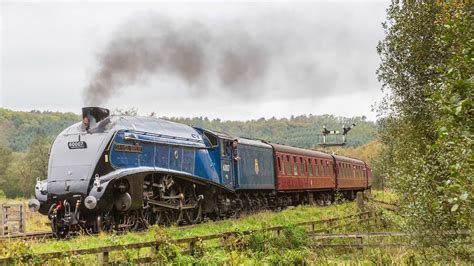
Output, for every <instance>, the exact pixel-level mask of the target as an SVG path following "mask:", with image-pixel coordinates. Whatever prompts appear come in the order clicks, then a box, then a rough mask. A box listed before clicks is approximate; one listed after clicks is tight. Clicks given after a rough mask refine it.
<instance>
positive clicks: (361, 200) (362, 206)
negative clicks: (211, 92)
mask: <svg viewBox="0 0 474 266" xmlns="http://www.w3.org/2000/svg"><path fill="white" fill-rule="evenodd" d="M357 209H358V210H359V211H360V212H363V211H364V210H365V202H364V193H363V192H362V191H359V192H357Z"/></svg>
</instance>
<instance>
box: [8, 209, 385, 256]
mask: <svg viewBox="0 0 474 266" xmlns="http://www.w3.org/2000/svg"><path fill="white" fill-rule="evenodd" d="M354 218H356V219H354ZM376 218H377V214H376V213H373V212H361V213H357V214H352V215H347V216H342V217H338V218H332V219H325V220H317V221H306V222H300V223H295V224H293V225H292V226H306V227H308V228H309V233H318V232H319V233H320V232H326V233H329V232H330V231H331V230H333V229H334V228H338V227H343V226H348V225H354V224H360V222H364V221H366V222H370V221H371V220H375V219H376ZM346 220H349V222H346V223H341V222H344V221H346ZM318 225H328V226H330V228H325V229H319V230H317V229H316V227H317V226H318ZM285 228H286V226H272V227H269V228H265V229H257V230H246V231H241V232H223V233H217V234H209V235H202V236H194V237H188V238H181V239H176V240H170V241H169V243H173V244H177V245H186V248H185V249H184V250H182V251H181V253H182V254H193V253H194V251H195V246H196V243H197V242H198V241H208V240H221V241H220V245H219V246H218V247H225V246H228V243H229V239H232V238H235V237H237V236H238V235H250V234H253V233H256V232H262V231H271V232H274V233H276V234H278V235H279V234H280V233H281V232H282V231H283V230H284V229H285ZM164 243H165V242H163V241H149V242H142V243H133V244H126V245H111V246H105V247H97V248H89V249H79V250H71V251H58V252H50V253H40V254H35V255H34V257H35V259H36V260H35V262H36V261H38V260H39V261H41V262H43V263H46V262H47V261H48V260H51V259H60V258H64V257H70V256H83V255H97V256H98V258H99V260H100V262H101V263H102V264H107V263H109V262H110V259H109V258H110V253H111V252H114V251H124V250H140V249H142V248H154V249H158V248H159V247H160V245H162V244H164ZM15 259H17V260H18V259H20V260H21V259H22V258H14V257H9V258H0V265H9V264H10V263H13V262H15ZM25 259H26V260H27V261H28V259H29V258H28V259H27V258H25ZM152 259H153V258H152V257H145V258H138V259H136V261H135V262H137V263H142V262H149V261H151V260H152Z"/></svg>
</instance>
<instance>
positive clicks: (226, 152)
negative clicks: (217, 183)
mask: <svg viewBox="0 0 474 266" xmlns="http://www.w3.org/2000/svg"><path fill="white" fill-rule="evenodd" d="M220 146H221V184H222V185H224V186H226V187H228V188H231V189H234V159H233V156H232V140H227V139H221V141H220Z"/></svg>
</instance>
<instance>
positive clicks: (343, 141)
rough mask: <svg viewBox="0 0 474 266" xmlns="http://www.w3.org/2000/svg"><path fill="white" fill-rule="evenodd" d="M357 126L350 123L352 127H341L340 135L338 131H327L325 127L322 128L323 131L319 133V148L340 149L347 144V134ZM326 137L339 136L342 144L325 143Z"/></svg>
mask: <svg viewBox="0 0 474 266" xmlns="http://www.w3.org/2000/svg"><path fill="white" fill-rule="evenodd" d="M356 125H357V124H356V123H352V125H350V126H348V127H345V126H343V127H342V130H343V131H342V134H341V132H339V131H338V130H328V129H327V128H326V126H323V130H322V131H321V133H322V136H323V142H321V143H319V146H322V147H323V148H326V147H342V146H345V145H346V144H347V133H349V131H351V129H352V128H354V127H355V126H356ZM328 135H335V136H340V135H342V142H327V136H328Z"/></svg>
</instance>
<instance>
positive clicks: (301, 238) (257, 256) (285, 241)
mask: <svg viewBox="0 0 474 266" xmlns="http://www.w3.org/2000/svg"><path fill="white" fill-rule="evenodd" d="M385 194H386V193H385V192H378V191H373V195H374V197H376V198H377V199H378V200H383V201H387V202H394V201H395V200H396V195H394V194H393V193H387V194H386V195H385ZM373 207H374V206H371V205H369V208H373ZM356 212H357V210H356V207H355V203H353V202H348V203H347V202H346V203H342V204H338V205H332V206H328V207H313V206H299V207H296V208H290V209H286V210H284V211H282V212H262V213H258V214H253V215H248V216H245V217H242V218H240V219H234V220H223V221H215V222H207V223H203V224H199V225H196V226H194V227H168V228H160V227H157V226H153V227H151V228H150V230H149V231H148V232H144V233H128V234H124V235H115V234H101V235H98V236H79V237H77V238H73V239H70V240H62V241H56V240H48V241H45V242H21V241H12V242H8V243H0V256H10V257H15V258H18V259H19V261H21V259H22V258H23V259H25V258H26V259H30V260H24V261H27V263H26V264H28V263H32V260H31V259H32V258H33V262H34V258H35V254H38V253H47V252H54V251H68V250H77V249H86V248H97V247H103V246H108V245H119V244H129V243H139V242H145V241H153V240H157V239H160V240H164V242H165V243H166V244H164V245H161V246H160V247H159V249H158V250H155V249H151V248H144V249H141V250H140V251H137V250H124V251H120V252H111V253H110V258H111V259H112V260H114V261H120V262H121V264H131V262H132V260H133V259H134V258H137V257H138V256H140V255H141V256H143V255H145V253H146V254H148V255H151V256H153V258H155V261H157V262H160V261H161V263H158V264H166V265H168V264H177V265H190V264H194V265H274V264H279V265H287V264H289V265H302V264H311V265H312V264H318V265H341V264H343V265H372V264H380V265H388V264H411V265H414V264H434V265H443V264H444V263H446V261H442V260H434V259H433V258H435V257H436V256H434V255H436V254H435V253H434V252H436V251H433V250H430V249H424V250H420V249H416V248H412V247H409V246H405V247H391V248H367V249H364V250H359V249H356V248H353V249H329V248H326V249H322V248H317V246H314V244H315V241H316V240H314V239H311V238H309V237H308V236H307V235H306V234H304V232H303V231H302V230H303V228H302V227H295V226H292V225H293V224H295V223H298V222H302V221H308V220H322V219H328V218H332V217H340V216H345V215H350V214H354V213H356ZM394 215H395V214H394V213H391V212H386V213H385V215H384V217H383V219H382V220H383V221H385V222H382V223H378V224H376V225H374V224H371V225H370V224H366V223H353V224H351V226H349V227H346V228H342V229H339V230H337V231H338V232H341V231H344V230H348V231H347V232H362V231H397V230H398V229H397V227H396V225H395V224H393V223H392V222H391V221H392V220H393V219H392V216H394ZM387 221H388V222H387ZM276 225H283V226H286V227H285V229H284V230H283V232H282V234H281V235H275V234H272V233H269V232H257V233H255V234H252V235H245V236H243V235H237V236H236V239H230V240H228V241H229V243H231V246H230V247H228V248H214V249H212V248H211V249H209V246H213V245H214V246H215V245H217V244H218V243H217V240H216V241H206V242H205V243H203V242H198V243H197V244H196V246H197V251H196V253H195V255H194V256H187V255H183V254H181V253H180V250H181V249H182V247H179V246H176V245H174V244H172V243H170V242H169V241H168V240H169V239H177V238H184V237H191V236H199V235H207V234H214V233H219V232H227V231H237V232H238V231H244V230H255V229H260V228H266V227H269V226H276ZM318 241H320V243H331V244H343V243H348V242H353V241H354V240H353V239H336V240H331V241H329V240H328V241H326V240H324V241H321V240H318ZM403 241H406V239H403V238H388V239H379V238H368V239H364V243H374V244H377V243H394V242H395V243H400V242H403ZM233 243H239V245H234V244H233ZM2 245H3V246H2ZM447 262H448V263H450V264H463V263H466V262H464V261H454V262H453V261H447ZM99 263H100V262H99V261H97V256H96V255H88V256H74V255H73V256H69V257H66V258H61V259H59V260H51V261H49V264H58V265H59V264H61V265H63V264H64V265H74V264H94V265H95V264H99Z"/></svg>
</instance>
